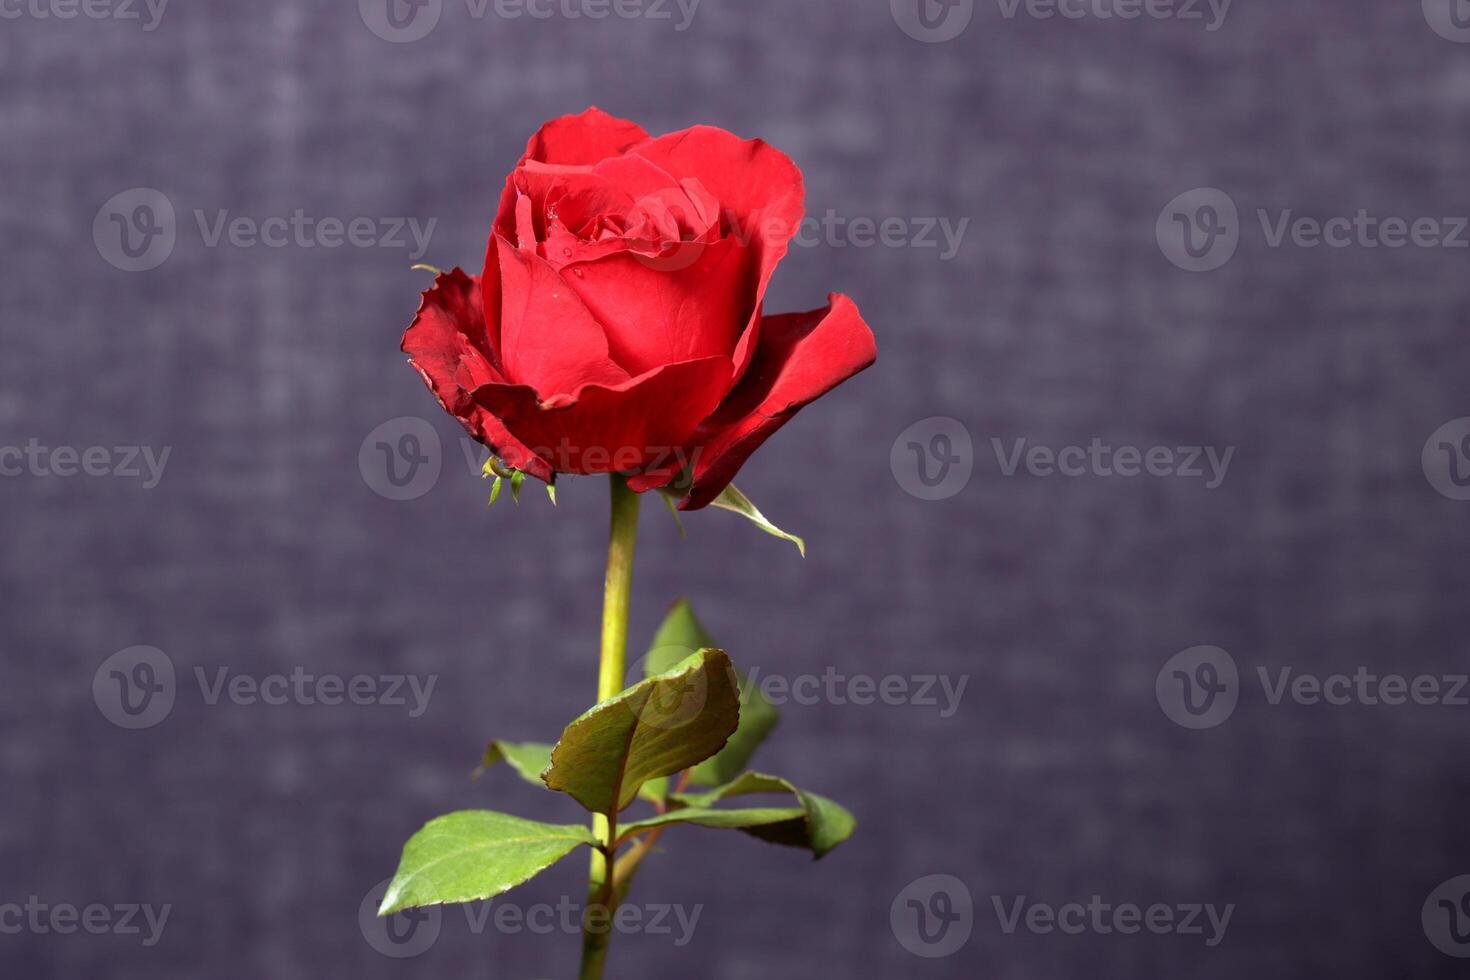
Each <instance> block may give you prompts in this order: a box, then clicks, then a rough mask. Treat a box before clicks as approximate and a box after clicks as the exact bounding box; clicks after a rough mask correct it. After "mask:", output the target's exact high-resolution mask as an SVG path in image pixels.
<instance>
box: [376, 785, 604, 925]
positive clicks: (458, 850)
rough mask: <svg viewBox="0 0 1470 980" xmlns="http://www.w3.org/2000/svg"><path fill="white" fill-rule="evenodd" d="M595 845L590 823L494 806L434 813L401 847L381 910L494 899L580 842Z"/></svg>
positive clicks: (381, 911)
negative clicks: (525, 815) (524, 815)
mask: <svg viewBox="0 0 1470 980" xmlns="http://www.w3.org/2000/svg"><path fill="white" fill-rule="evenodd" d="M594 843H595V841H594V840H593V838H592V831H591V830H589V829H588V828H586V827H582V826H577V825H566V826H560V825H557V824H549V823H537V822H536V821H534V820H522V819H521V818H520V817H512V816H510V815H509V814H506V813H494V812H492V811H490V810H461V811H459V812H458V813H451V814H448V815H446V816H442V817H436V818H435V819H433V820H430V821H429V822H428V823H427V824H425V825H424V828H423V829H422V830H420V831H419V832H418V833H416V834H414V835H413V836H412V837H410V838H409V839H408V843H407V844H405V845H403V859H402V860H401V861H400V862H399V864H398V873H397V874H395V875H394V876H393V880H392V881H391V882H390V883H389V885H388V891H387V892H386V893H385V894H384V895H383V904H382V905H381V906H380V907H379V908H378V914H379V915H392V914H393V913H394V912H399V911H402V910H403V909H407V908H417V907H419V906H423V905H438V904H441V903H444V902H475V901H479V900H481V899H486V898H494V897H495V896H496V895H500V894H503V893H504V892H508V891H510V890H511V889H512V888H514V887H515V886H516V885H519V884H521V883H522V882H525V881H528V880H530V879H531V878H533V877H535V876H536V875H537V874H540V873H541V872H542V871H544V870H546V869H547V868H549V867H551V865H553V864H555V863H556V862H557V861H560V860H561V859H562V858H564V857H566V856H567V855H568V854H570V853H571V852H572V851H574V850H576V849H577V848H578V847H579V846H581V845H583V844H589V845H590V844H594Z"/></svg>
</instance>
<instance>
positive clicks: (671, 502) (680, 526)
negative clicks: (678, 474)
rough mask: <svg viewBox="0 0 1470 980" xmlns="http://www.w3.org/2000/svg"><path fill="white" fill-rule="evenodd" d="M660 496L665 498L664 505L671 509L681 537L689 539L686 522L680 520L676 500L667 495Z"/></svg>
mask: <svg viewBox="0 0 1470 980" xmlns="http://www.w3.org/2000/svg"><path fill="white" fill-rule="evenodd" d="M659 496H660V497H661V498H663V502H664V504H665V505H667V506H668V508H669V513H670V514H671V515H673V518H674V526H675V527H677V528H678V529H679V537H681V538H688V537H689V532H688V531H685V530H684V522H683V521H682V520H681V519H680V518H679V505H678V504H676V503H674V498H673V497H670V496H669V495H668V494H666V493H661V494H659Z"/></svg>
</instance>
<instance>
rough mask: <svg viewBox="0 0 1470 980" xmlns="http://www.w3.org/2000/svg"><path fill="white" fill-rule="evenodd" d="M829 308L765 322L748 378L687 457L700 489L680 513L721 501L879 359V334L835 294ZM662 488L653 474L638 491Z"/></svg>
mask: <svg viewBox="0 0 1470 980" xmlns="http://www.w3.org/2000/svg"><path fill="white" fill-rule="evenodd" d="M828 302H829V304H830V305H828V306H827V307H826V308H825V309H820V310H812V311H810V312H807V313H786V314H782V315H781V316H773V317H766V318H765V319H764V320H762V322H761V330H760V345H759V347H758V348H757V349H756V352H755V357H754V358H753V359H752V361H751V364H750V370H749V371H747V372H746V374H745V377H744V379H742V380H741V382H740V384H739V385H737V386H736V388H735V391H734V392H732V393H731V395H730V397H729V398H728V399H727V400H726V401H725V403H724V404H722V405H721V406H720V408H719V410H718V411H717V412H715V414H714V415H712V416H710V417H709V418H708V419H706V420H705V422H704V423H703V424H702V425H700V427H699V431H698V432H697V433H696V434H695V436H694V439H693V440H692V441H691V443H690V446H691V449H690V450H689V451H688V452H687V453H686V455H685V456H684V458H685V459H693V460H694V481H693V485H692V486H691V488H690V489H689V491H688V493H687V494H686V495H685V497H684V499H683V500H682V501H680V503H679V508H680V509H681V510H697V509H699V508H700V507H704V506H705V505H707V504H708V503H709V502H710V501H712V500H714V499H715V498H716V497H718V496H719V495H720V491H722V490H724V489H725V487H726V486H728V485H729V483H730V481H731V480H733V479H734V478H735V474H736V473H737V472H738V471H739V470H740V467H741V465H742V464H744V462H745V460H746V459H747V458H749V456H750V454H751V453H753V452H755V451H756V449H758V448H759V447H760V445H761V443H763V442H765V441H766V440H767V439H768V438H770V436H771V435H772V434H773V433H775V431H776V430H777V429H779V428H781V426H783V425H785V424H786V423H787V421H789V420H790V419H791V417H792V416H793V415H795V414H796V413H797V411H799V410H800V409H801V408H802V406H804V405H806V404H807V403H808V402H811V401H814V400H815V399H817V398H819V397H821V396H822V395H824V394H826V393H827V392H828V391H831V390H832V389H833V388H835V387H837V386H838V385H839V384H841V383H842V382H844V381H846V380H847V379H848V378H850V377H852V376H853V375H854V374H857V373H858V372H859V371H861V370H863V369H864V368H866V367H868V366H869V365H870V364H872V363H873V361H874V360H875V359H876V358H877V356H878V349H877V345H876V344H875V343H874V341H873V332H872V331H871V330H869V329H868V325H867V324H866V323H864V322H863V318H862V315H861V314H859V313H858V309H857V306H856V305H855V304H854V303H853V301H852V300H850V299H848V298H847V297H846V296H842V295H840V294H837V293H833V294H832V295H830V296H829V297H828ZM662 482H667V480H664V481H662ZM660 485H661V482H660V480H659V478H658V475H657V474H652V473H650V474H648V476H646V477H645V478H643V479H640V480H637V481H634V482H633V483H632V486H633V489H635V490H646V489H651V488H652V487H655V486H660Z"/></svg>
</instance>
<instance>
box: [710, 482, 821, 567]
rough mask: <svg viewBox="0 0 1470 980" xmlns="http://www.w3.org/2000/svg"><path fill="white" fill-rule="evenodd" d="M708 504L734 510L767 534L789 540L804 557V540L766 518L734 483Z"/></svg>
mask: <svg viewBox="0 0 1470 980" xmlns="http://www.w3.org/2000/svg"><path fill="white" fill-rule="evenodd" d="M710 504H711V505H712V506H715V507H718V508H720V509H721V510H730V511H734V512H735V513H737V514H739V515H740V516H742V517H744V518H746V519H747V520H749V521H751V522H752V523H754V524H755V526H756V527H758V528H760V529H761V530H762V531H765V532H766V533H767V534H774V535H775V536H776V537H778V538H784V539H785V540H787V541H790V542H791V543H792V544H794V545H796V550H797V551H799V552H801V557H803V558H805V557H806V542H805V541H803V540H802V539H801V538H798V537H797V536H796V535H794V534H787V533H786V532H785V531H783V530H781V529H780V528H779V527H777V526H776V525H774V524H772V523H771V522H770V521H769V520H767V519H766V515H765V514H762V513H761V512H760V510H759V509H757V508H756V506H755V504H753V503H751V502H750V498H749V497H747V496H746V495H745V494H743V493H741V492H740V491H739V490H737V489H735V484H733V483H732V484H730V485H729V486H728V487H726V488H725V489H724V490H723V491H721V493H720V495H719V496H718V497H716V498H715V499H714V500H711V501H710Z"/></svg>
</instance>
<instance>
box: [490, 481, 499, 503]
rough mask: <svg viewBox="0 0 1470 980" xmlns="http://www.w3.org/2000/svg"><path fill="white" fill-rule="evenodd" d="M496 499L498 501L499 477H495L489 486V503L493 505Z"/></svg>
mask: <svg viewBox="0 0 1470 980" xmlns="http://www.w3.org/2000/svg"><path fill="white" fill-rule="evenodd" d="M498 499H500V477H498V476H497V477H496V478H495V482H494V483H492V484H490V503H491V504H493V503H495V501H496V500H498Z"/></svg>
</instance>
